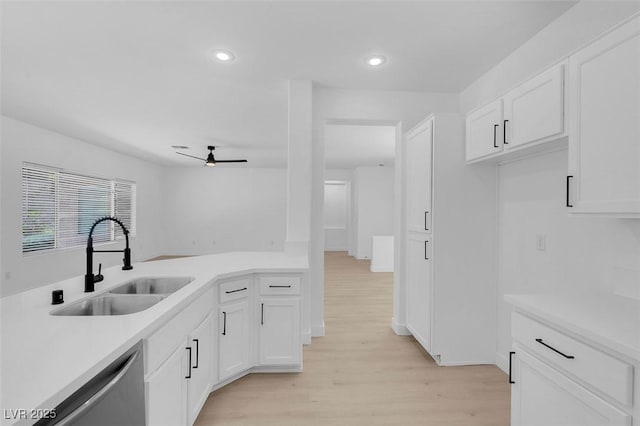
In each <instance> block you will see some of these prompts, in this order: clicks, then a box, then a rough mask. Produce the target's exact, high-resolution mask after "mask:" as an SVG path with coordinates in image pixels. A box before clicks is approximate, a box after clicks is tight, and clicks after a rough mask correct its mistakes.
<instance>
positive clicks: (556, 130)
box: [502, 64, 564, 150]
mask: <svg viewBox="0 0 640 426" xmlns="http://www.w3.org/2000/svg"><path fill="white" fill-rule="evenodd" d="M563 82H564V64H560V65H558V66H555V67H553V68H551V69H549V70H547V71H545V72H543V73H542V74H540V75H538V76H536V77H534V78H532V79H531V80H529V81H527V82H526V83H524V84H523V85H521V86H519V87H517V88H515V89H514V90H512V91H510V92H509V93H508V94H507V95H506V96H505V97H504V119H505V120H507V121H508V122H506V124H504V123H503V124H504V127H503V129H502V130H503V137H504V136H506V138H504V146H505V149H507V150H508V149H512V148H515V147H518V146H521V145H524V144H527V143H531V142H536V141H539V140H541V139H546V138H551V137H553V136H560V135H562V134H563V133H564V84H563Z"/></svg>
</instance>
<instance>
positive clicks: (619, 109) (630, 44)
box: [567, 17, 640, 216]
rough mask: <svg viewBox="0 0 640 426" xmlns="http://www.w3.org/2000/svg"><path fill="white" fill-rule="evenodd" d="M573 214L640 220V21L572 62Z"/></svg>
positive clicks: (569, 199) (569, 197) (570, 197)
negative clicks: (629, 217)
mask: <svg viewBox="0 0 640 426" xmlns="http://www.w3.org/2000/svg"><path fill="white" fill-rule="evenodd" d="M569 89H570V90H569V111H570V114H571V116H570V123H571V128H570V136H569V175H570V176H572V177H573V178H572V179H568V183H567V189H568V190H569V191H570V193H569V194H567V205H568V206H569V207H572V208H571V209H570V211H571V212H583V213H607V214H615V215H622V216H640V17H637V18H635V19H634V20H632V21H630V22H628V23H627V24H625V25H623V26H621V27H619V28H617V29H616V30H614V31H612V32H610V33H608V34H607V35H605V36H604V37H602V38H600V39H599V40H597V41H595V42H594V43H592V44H590V45H589V46H587V47H586V48H584V49H582V50H580V51H579V52H578V53H576V54H574V55H573V56H571V57H570V58H569Z"/></svg>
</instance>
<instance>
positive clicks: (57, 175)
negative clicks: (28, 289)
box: [22, 163, 136, 253]
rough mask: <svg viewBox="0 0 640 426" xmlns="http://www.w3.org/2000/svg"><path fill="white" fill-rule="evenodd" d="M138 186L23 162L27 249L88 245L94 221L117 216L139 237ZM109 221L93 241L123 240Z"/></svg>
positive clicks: (23, 239) (99, 228)
mask: <svg viewBox="0 0 640 426" xmlns="http://www.w3.org/2000/svg"><path fill="white" fill-rule="evenodd" d="M135 195H136V185H135V183H133V182H126V181H123V180H113V179H103V178H98V177H92V176H85V175H81V174H78V173H73V172H69V171H66V170H59V169H54V168H50V167H45V166H40V165H35V164H28V163H23V165H22V252H23V253H29V252H34V251H41V250H53V249H61V248H68V247H78V246H83V245H85V244H86V242H87V236H88V235H89V230H90V229H91V225H92V224H93V223H94V222H95V221H96V220H97V219H99V218H101V217H103V216H116V217H117V218H119V219H120V220H121V221H122V222H123V223H124V224H125V226H126V227H127V229H128V230H129V232H130V235H131V236H135V232H136V221H135V217H136V215H135V211H136V205H135ZM123 236H124V234H123V232H122V229H121V228H120V226H118V225H117V224H116V223H114V222H111V221H108V222H102V223H101V224H99V225H98V226H97V227H96V229H95V230H94V231H93V239H94V242H97V243H99V242H109V241H115V240H117V239H120V238H123Z"/></svg>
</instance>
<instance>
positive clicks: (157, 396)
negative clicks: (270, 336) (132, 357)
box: [144, 290, 213, 426]
mask: <svg viewBox="0 0 640 426" xmlns="http://www.w3.org/2000/svg"><path fill="white" fill-rule="evenodd" d="M212 310H213V290H209V291H207V292H206V293H204V294H203V295H201V296H200V298H199V299H198V300H196V301H194V302H193V303H191V305H190V306H189V307H187V308H186V309H185V310H183V311H182V312H180V313H179V314H178V315H177V316H176V317H174V318H173V319H171V320H170V321H169V322H168V323H167V324H165V325H164V326H163V327H162V328H160V329H159V330H158V331H156V332H155V333H154V334H152V335H151V336H150V337H149V338H147V339H145V340H144V345H145V391H146V398H147V419H148V424H150V425H154V426H155V425H168V426H169V425H170V426H179V425H191V424H193V422H194V421H195V419H196V417H197V415H198V412H199V410H200V408H201V407H202V404H203V403H204V401H205V400H206V397H207V395H208V393H209V389H210V386H211V363H210V359H211V348H212V344H213V342H212V339H213V334H212V333H211V328H212V327H211V312H212Z"/></svg>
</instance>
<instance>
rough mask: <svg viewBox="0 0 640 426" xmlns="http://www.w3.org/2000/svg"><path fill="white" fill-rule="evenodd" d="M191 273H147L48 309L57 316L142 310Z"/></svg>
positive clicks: (183, 282) (184, 281) (187, 279)
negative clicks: (145, 275) (174, 274)
mask: <svg viewBox="0 0 640 426" xmlns="http://www.w3.org/2000/svg"><path fill="white" fill-rule="evenodd" d="M193 280H194V278H192V277H146V278H136V279H133V280H131V281H127V282H125V283H124V284H121V285H119V286H117V287H115V288H113V289H111V290H109V291H108V292H107V293H102V294H98V295H96V296H93V297H90V298H89V299H85V300H82V301H79V302H75V303H72V304H70V305H69V306H65V307H64V308H60V309H57V310H55V311H52V312H51V315H56V316H93V315H126V314H133V313H135V312H140V311H144V310H145V309H148V308H150V307H152V306H153V305H155V304H156V303H158V302H160V301H161V300H163V299H165V298H166V297H168V296H169V295H170V294H171V293H175V292H176V291H178V290H180V289H181V288H182V287H184V286H186V285H187V284H189V283H190V282H191V281H193Z"/></svg>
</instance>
